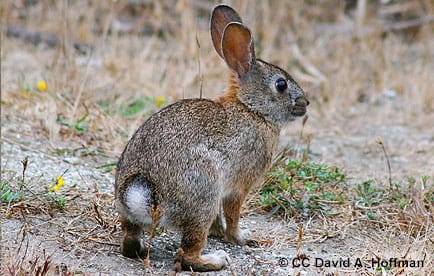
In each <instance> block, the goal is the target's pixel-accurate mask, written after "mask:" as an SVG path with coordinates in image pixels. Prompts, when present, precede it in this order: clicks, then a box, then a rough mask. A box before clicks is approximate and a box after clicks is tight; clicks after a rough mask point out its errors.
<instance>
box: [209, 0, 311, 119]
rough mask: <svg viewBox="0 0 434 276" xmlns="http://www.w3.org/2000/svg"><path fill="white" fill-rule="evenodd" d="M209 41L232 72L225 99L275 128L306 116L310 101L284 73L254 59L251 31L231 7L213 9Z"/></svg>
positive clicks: (221, 6)
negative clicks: (210, 39) (255, 114)
mask: <svg viewBox="0 0 434 276" xmlns="http://www.w3.org/2000/svg"><path fill="white" fill-rule="evenodd" d="M211 38H212V41H213V44H214V48H215V49H216V51H217V53H218V54H219V55H220V57H222V58H223V60H224V61H225V62H226V64H227V65H228V67H229V68H230V69H231V70H232V71H233V76H232V81H231V87H230V89H229V91H228V94H227V95H226V96H225V97H226V99H227V100H236V101H240V102H242V103H243V104H244V105H246V106H247V107H248V108H249V109H250V110H251V111H253V112H255V113H257V114H258V115H260V116H262V117H264V118H265V119H266V120H268V121H270V122H272V123H274V124H276V125H278V126H282V125H284V124H285V123H287V122H289V121H292V120H294V119H296V118H297V117H300V116H303V115H304V114H305V113H306V106H307V105H308V104H309V101H308V100H307V98H306V95H305V93H304V92H303V90H302V89H301V88H300V86H299V85H298V84H297V83H296V82H295V81H294V79H293V78H292V77H291V76H290V75H289V74H288V73H287V72H286V71H285V70H283V69H281V68H279V67H278V66H276V65H273V64H270V63H268V62H265V61H263V60H261V59H257V58H256V57H255V49H254V45H253V39H252V35H251V32H250V30H249V29H248V28H247V27H246V26H245V25H243V23H242V21H241V18H240V16H239V15H238V14H237V13H236V12H235V11H234V10H233V9H232V8H231V7H229V6H226V5H219V6H217V7H216V8H215V9H214V11H213V14H212V16H211Z"/></svg>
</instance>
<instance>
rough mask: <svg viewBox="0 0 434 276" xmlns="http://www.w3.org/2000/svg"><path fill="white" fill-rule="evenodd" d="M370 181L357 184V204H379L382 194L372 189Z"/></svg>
mask: <svg viewBox="0 0 434 276" xmlns="http://www.w3.org/2000/svg"><path fill="white" fill-rule="evenodd" d="M372 182H373V181H372V179H370V180H367V181H364V182H362V183H359V184H357V187H356V192H357V202H359V203H361V204H363V205H364V206H373V205H376V204H379V203H380V202H381V199H382V197H383V194H384V192H383V191H381V190H378V189H376V188H374V187H372Z"/></svg>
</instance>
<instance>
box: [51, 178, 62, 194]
mask: <svg viewBox="0 0 434 276" xmlns="http://www.w3.org/2000/svg"><path fill="white" fill-rule="evenodd" d="M63 186H65V180H64V179H63V177H62V176H61V175H59V176H57V179H56V183H54V184H53V185H51V187H50V188H48V190H49V191H51V192H55V193H57V192H58V191H59V190H60V188H62V187H63Z"/></svg>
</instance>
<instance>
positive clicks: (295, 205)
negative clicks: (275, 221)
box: [259, 159, 346, 216]
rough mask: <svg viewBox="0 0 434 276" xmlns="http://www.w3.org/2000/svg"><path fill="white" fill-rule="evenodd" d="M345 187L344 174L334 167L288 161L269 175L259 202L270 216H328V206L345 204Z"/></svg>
mask: <svg viewBox="0 0 434 276" xmlns="http://www.w3.org/2000/svg"><path fill="white" fill-rule="evenodd" d="M345 186H346V181H345V174H343V173H342V172H340V171H339V168H337V167H329V166H327V165H325V164H317V163H314V162H310V161H306V162H303V161H300V160H289V159H288V160H286V161H284V162H281V163H280V164H279V165H277V166H275V167H274V168H273V169H272V170H271V171H270V172H269V173H268V175H267V180H266V181H265V183H264V185H263V187H262V189H261V191H260V202H259V203H260V205H261V206H262V207H263V208H264V209H265V210H271V213H276V212H277V211H279V210H283V211H284V213H285V215H294V214H297V213H301V214H302V215H303V216H308V215H309V213H310V212H312V211H314V210H317V211H319V212H321V213H323V214H324V215H327V216H330V215H333V214H332V213H330V212H328V211H329V210H330V209H331V208H330V206H329V205H330V204H340V203H343V202H344V201H345V198H346V196H345V194H344V190H343V189H342V188H344V187H345Z"/></svg>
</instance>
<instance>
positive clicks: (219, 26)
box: [211, 5, 242, 58]
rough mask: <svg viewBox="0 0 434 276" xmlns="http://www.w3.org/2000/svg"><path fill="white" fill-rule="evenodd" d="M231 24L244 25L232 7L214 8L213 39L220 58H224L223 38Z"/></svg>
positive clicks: (220, 6)
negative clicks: (224, 32)
mask: <svg viewBox="0 0 434 276" xmlns="http://www.w3.org/2000/svg"><path fill="white" fill-rule="evenodd" d="M231 22H239V23H242V21H241V17H240V16H239V15H238V13H237V12H236V11H234V10H233V9H232V8H231V7H229V6H226V5H218V6H217V7H215V8H214V10H213V11H212V15H211V39H212V42H213V44H214V48H215V49H216V51H217V53H218V54H219V56H220V57H222V58H223V52H222V37H223V31H224V30H225V28H226V26H227V25H228V24H229V23H231Z"/></svg>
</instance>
